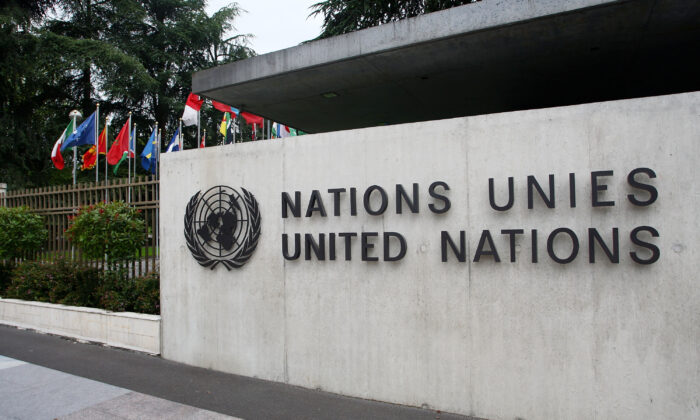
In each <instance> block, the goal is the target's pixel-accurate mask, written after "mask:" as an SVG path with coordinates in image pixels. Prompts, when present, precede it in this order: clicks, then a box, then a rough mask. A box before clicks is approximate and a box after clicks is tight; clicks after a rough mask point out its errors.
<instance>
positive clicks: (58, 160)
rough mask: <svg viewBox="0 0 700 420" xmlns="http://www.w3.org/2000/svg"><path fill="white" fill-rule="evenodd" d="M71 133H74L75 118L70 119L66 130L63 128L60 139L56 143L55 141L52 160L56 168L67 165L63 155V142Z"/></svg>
mask: <svg viewBox="0 0 700 420" xmlns="http://www.w3.org/2000/svg"><path fill="white" fill-rule="evenodd" d="M71 134H73V120H70V122H69V123H68V125H67V126H66V128H65V130H63V133H62V134H61V136H60V137H59V138H58V140H56V143H54V145H53V149H52V150H51V161H52V162H53V165H54V166H55V167H56V169H63V168H64V167H65V165H64V163H63V156H62V155H61V144H63V142H64V141H65V140H66V138H67V137H68V136H70V135H71Z"/></svg>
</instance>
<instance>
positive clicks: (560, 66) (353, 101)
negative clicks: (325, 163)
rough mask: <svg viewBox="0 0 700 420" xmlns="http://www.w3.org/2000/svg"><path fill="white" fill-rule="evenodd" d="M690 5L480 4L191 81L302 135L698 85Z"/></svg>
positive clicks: (598, 1) (696, 7)
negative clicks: (300, 131)
mask: <svg viewBox="0 0 700 420" xmlns="http://www.w3.org/2000/svg"><path fill="white" fill-rule="evenodd" d="M699 63H700V1H696V0H618V1H611V0H566V1H563V0H507V1H506V0H484V1H482V2H480V3H475V4H471V5H466V6H460V7H455V8H452V9H448V10H443V11H440V12H436V13H430V14H426V15H422V16H418V17H416V18H411V19H406V20H403V21H399V22H395V23H389V24H385V25H380V26H377V27H374V28H369V29H365V30H362V31H357V32H353V33H350V34H346V35H341V36H337V37H333V38H328V39H323V40H318V41H313V42H310V43H307V44H302V45H299V46H296V47H292V48H288V49H285V50H281V51H276V52H272V53H269V54H264V55H260V56H256V57H253V58H250V59H246V60H242V61H238V62H235V63H230V64H226V65H223V66H219V67H216V68H212V69H208V70H204V71H200V72H197V73H195V74H194V76H193V79H192V85H193V87H192V90H193V91H194V92H196V93H198V94H201V95H204V96H206V97H209V98H212V99H216V100H218V101H221V102H224V103H227V104H230V105H233V106H236V107H239V108H242V109H243V110H246V111H249V112H252V113H255V114H258V115H262V116H264V117H266V118H269V119H273V120H275V121H278V122H281V123H284V124H287V125H290V126H292V127H296V128H299V129H302V130H304V131H307V132H311V133H316V132H326V131H335V130H342V129H351V128H359V127H369V126H376V125H384V124H396V123H404V122H413V121H425V120H433V119H442V118H451V117H458V116H466V115H476V114H486V113H493V112H504V111H513V110H520V109H531V108H542V107H549V106H560V105H571V104H577V103H586V102H595V101H604V100H614V99H623V98H631V97H640V96H650V95H660V94H668V93H677V92H684V91H694V90H700V76H699V75H700V64H699Z"/></svg>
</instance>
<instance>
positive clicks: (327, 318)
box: [161, 93, 700, 419]
mask: <svg viewBox="0 0 700 420" xmlns="http://www.w3.org/2000/svg"><path fill="white" fill-rule="evenodd" d="M699 140H700V93H690V94H681V95H673V96H663V97H652V98H645V99H634V100H626V101H616V102H608V103H594V104H586V105H581V106H572V107H563V108H553V109H542V110H533V111H525V112H515V113H506V114H494V115H484V116H477V117H469V118H458V119H452V120H443V121H433V122H427V123H417V124H406V125H400V126H388V127H379V128H371V129H362V130H353V131H345V132H336V133H329V134H323V135H309V136H304V137H300V138H295V139H286V140H284V141H264V142H256V143H247V144H241V145H235V146H226V147H212V148H208V149H205V150H190V151H184V152H178V153H172V154H166V155H164V156H163V162H162V181H161V191H162V198H161V200H162V201H161V209H162V211H161V215H162V224H161V229H162V232H161V234H162V238H163V241H162V245H161V246H162V253H161V255H162V256H161V258H162V260H161V263H162V264H161V270H162V273H161V274H162V276H161V278H162V280H161V300H162V316H163V347H162V353H163V356H164V357H166V358H168V359H172V360H176V361H180V362H184V363H188V364H193V365H197V366H203V367H206V368H212V369H217V370H222V371H226V372H232V373H237V374H242V375H247V376H254V377H260V378H264V379H270V380H274V381H280V382H286V383H290V384H294V385H299V386H303V387H308V388H320V389H323V390H326V391H330V392H335V393H340V394H346V395H351V396H356V397H362V398H370V399H376V400H382V401H390V402H395V403H400V404H409V405H415V406H420V405H424V404H425V405H428V406H429V407H433V408H437V409H441V410H445V411H451V412H458V413H465V414H471V415H476V416H479V417H486V418H491V419H512V418H515V417H520V418H525V419H541V418H549V419H589V418H619V419H636V418H656V419H665V418H677V419H682V418H685V419H690V418H698V417H700V400H699V398H700V397H699V395H700V351H698V348H699V347H700V291H699V290H700V288H698V280H697V279H698V276H697V272H698V270H699V269H700V267H699V264H698V261H699V258H698V257H699V256H700V255H699V253H698V245H697V238H698V225H699V224H700V217H699V216H698V212H697V208H698V206H699V205H700V196H699V195H698V193H697V189H698V187H697V185H698V182H699V181H700V179H699V177H698V171H697V165H698V158H699V157H700V146H699V144H700V142H699ZM640 167H646V168H651V169H653V170H654V172H655V174H656V175H657V177H656V178H653V179H650V178H649V177H646V176H644V175H638V176H637V178H636V179H638V180H639V181H642V182H644V183H645V184H649V185H652V186H653V187H654V188H655V189H656V190H657V191H658V199H657V200H656V201H655V202H654V203H653V204H651V205H649V206H643V207H640V206H634V205H632V204H631V203H630V201H629V200H628V198H627V195H628V194H632V195H633V196H634V197H636V198H638V199H640V200H645V199H647V198H648V197H649V195H648V194H647V193H646V192H644V191H642V190H640V189H638V188H634V187H633V186H631V185H630V184H629V183H628V180H627V177H628V174H629V172H630V171H632V170H633V169H635V168H640ZM603 170H612V171H613V175H612V176H605V177H598V180H599V181H598V183H599V185H607V190H602V189H601V190H600V191H598V193H597V194H596V196H597V197H598V200H599V201H614V206H604V207H593V206H592V188H593V187H592V181H591V172H592V171H603ZM570 173H574V174H575V187H574V191H575V194H576V207H574V208H572V207H571V204H570V188H569V174H570ZM550 174H553V175H554V176H555V183H556V188H555V193H556V198H555V204H556V205H555V208H548V207H546V206H545V205H544V203H543V200H541V199H540V198H539V196H537V195H535V198H534V203H533V209H528V205H527V176H528V175H534V176H535V177H536V179H537V181H538V182H539V183H540V184H541V185H542V186H543V188H544V189H545V190H547V183H548V176H549V175H550ZM511 176H512V177H513V178H514V186H515V188H514V190H515V194H514V197H515V200H514V205H513V208H512V209H510V210H508V211H504V212H499V211H495V210H493V209H492V208H491V206H490V205H489V194H488V180H489V178H494V181H495V186H496V200H497V204H503V203H505V201H506V199H507V194H506V193H507V190H506V185H507V178H508V177H511ZM435 181H443V182H446V183H447V184H448V185H449V187H450V190H449V191H448V192H446V193H445V195H446V196H448V197H449V199H450V201H451V208H450V210H449V211H448V212H446V213H443V214H435V213H433V212H431V211H430V210H429V207H428V206H429V205H430V204H434V205H436V206H438V207H441V205H442V202H441V201H439V200H436V199H434V198H432V197H431V196H430V195H429V194H428V187H429V186H430V184H431V183H433V182H435ZM414 182H415V183H418V184H419V185H420V212H419V213H418V214H412V213H409V212H406V211H405V210H404V212H403V213H402V214H397V213H396V211H395V208H394V199H395V196H396V194H395V191H394V186H395V185H396V184H402V185H404V186H405V187H407V188H409V189H410V186H411V184H412V183H414ZM219 184H223V185H229V186H231V187H234V188H239V187H244V188H246V189H248V190H249V191H251V192H252V193H253V194H255V196H256V198H257V200H258V202H259V203H260V209H261V212H262V236H261V239H260V242H259V244H258V248H257V250H256V251H255V254H254V255H253V257H252V258H251V260H250V261H249V262H248V264H247V265H245V266H244V267H243V268H241V269H238V270H234V271H231V272H229V271H227V270H225V269H224V268H223V267H218V268H217V269H215V270H213V271H212V270H209V269H206V268H203V267H200V266H199V265H198V264H197V263H196V261H195V260H194V258H193V257H192V256H191V255H190V253H189V251H188V249H187V247H186V244H185V239H184V236H183V216H184V212H185V207H186V205H187V202H188V200H189V199H190V197H191V196H192V195H193V194H195V193H196V192H197V191H199V190H206V189H208V188H210V187H212V186H215V185H219ZM375 184H376V185H380V186H382V187H384V188H385V189H386V190H387V193H388V196H389V200H390V201H389V208H388V210H387V211H386V212H385V213H384V214H383V215H381V216H371V215H368V214H367V213H366V212H365V211H364V210H363V209H362V194H363V193H364V191H365V189H366V188H367V187H369V186H371V185H375ZM350 187H356V188H357V189H358V196H359V199H358V201H359V203H358V214H357V215H356V216H351V215H349V214H348V213H349V212H348V206H349V204H348V197H347V195H346V196H344V197H343V199H342V200H341V207H342V209H341V215H340V216H337V217H336V216H333V199H332V196H331V195H330V194H328V193H327V192H326V191H327V190H328V189H329V188H350ZM601 188H602V187H601ZM314 189H317V190H320V191H321V192H322V197H323V200H324V204H325V206H326V210H327V211H328V212H329V216H328V217H325V218H324V217H320V216H318V215H317V214H315V215H314V216H312V217H308V218H307V217H301V218H287V219H283V218H282V217H281V211H280V208H281V205H280V202H281V198H280V195H281V193H282V192H288V193H290V194H291V195H293V194H294V191H300V192H301V194H302V200H303V201H305V202H307V201H308V200H309V197H310V194H311V192H312V190H314ZM439 191H441V190H439ZM373 203H374V204H373V205H376V204H377V203H376V197H374V201H373ZM305 210H306V205H304V206H303V211H305ZM645 225H648V226H652V227H654V228H655V229H656V230H657V231H658V232H659V235H660V236H659V237H657V238H654V237H651V236H650V235H648V234H640V235H639V239H642V240H644V241H645V242H649V243H651V244H653V245H654V246H657V247H658V249H659V251H660V258H659V260H658V261H657V262H656V263H654V264H649V265H642V264H638V263H636V262H634V261H633V259H632V257H631V256H630V252H634V253H635V255H637V256H638V257H639V258H642V259H648V258H649V257H650V255H651V253H650V252H648V251H647V250H645V249H644V248H643V247H641V246H639V245H636V244H634V243H633V242H632V241H631V239H630V232H631V231H632V230H633V229H634V228H635V227H638V226H645ZM560 227H566V228H569V229H571V230H572V231H573V232H574V233H575V234H576V235H577V236H578V238H579V242H580V250H579V253H578V256H577V258H576V259H574V261H573V262H571V263H569V264H559V263H557V262H555V261H553V260H552V258H550V257H549V256H548V253H547V239H548V236H549V235H550V233H551V232H552V231H554V230H555V229H557V228H560ZM589 228H597V229H598V231H599V232H600V234H601V236H602V237H603V239H605V241H606V243H608V244H609V245H608V246H612V239H611V237H612V229H613V228H618V229H619V254H620V255H619V263H612V262H610V260H609V259H608V258H606V257H605V255H604V254H603V252H602V250H601V248H600V247H598V246H596V249H595V255H596V262H595V263H590V262H589V250H588V245H589V238H588V229H589ZM485 229H488V230H489V231H490V232H491V235H492V237H493V242H494V245H495V246H496V248H497V250H498V253H499V256H500V260H501V262H495V261H494V258H493V257H491V256H483V257H482V258H481V260H480V261H479V262H473V261H472V260H473V259H474V256H475V253H476V252H477V248H478V244H479V240H480V237H481V236H482V232H483V230H485ZM503 229H523V230H524V232H525V234H523V235H517V237H516V239H515V244H514V251H515V257H516V261H515V262H510V252H509V251H510V243H509V237H508V236H507V235H502V234H501V230H503ZM532 229H537V230H538V244H537V247H536V248H537V250H538V262H537V263H533V262H532V242H531V236H532V235H531V230H532ZM461 230H464V231H465V233H466V238H465V239H466V246H467V250H466V254H467V257H466V260H467V261H466V262H458V261H457V259H456V258H455V255H454V254H452V253H449V254H448V261H447V262H442V261H441V231H447V232H449V234H450V236H451V237H452V238H453V240H454V241H455V242H458V241H459V232H460V231H461ZM385 231H386V232H388V231H394V232H400V233H401V234H403V236H404V237H405V239H406V242H407V252H406V255H405V257H404V258H403V259H402V260H400V261H397V262H384V261H381V255H382V253H381V248H380V247H381V241H376V243H377V245H376V246H377V249H378V251H377V252H375V253H374V254H373V255H379V257H380V261H378V262H368V261H361V259H360V246H359V240H358V239H357V238H356V239H355V240H354V242H353V244H352V247H351V249H352V253H353V255H352V260H351V261H345V260H344V258H343V255H344V245H343V242H342V241H338V244H337V253H338V259H337V260H335V261H327V260H326V261H317V260H316V258H315V257H312V259H311V260H310V261H306V260H304V259H303V254H302V258H301V259H299V260H295V261H288V260H285V259H284V258H283V257H282V249H281V248H282V247H281V236H282V234H283V233H288V234H294V233H302V234H304V233H314V234H316V233H320V232H325V233H330V232H335V233H339V232H358V233H359V232H379V233H380V235H381V232H385ZM565 239H566V236H565V235H559V236H557V239H556V240H554V241H553V244H552V247H553V251H554V252H555V253H556V255H558V256H560V257H561V256H565V255H566V254H567V253H568V252H569V251H570V250H571V247H572V245H571V243H570V242H567V241H566V240H565ZM372 252H374V251H372ZM450 252H451V251H450Z"/></svg>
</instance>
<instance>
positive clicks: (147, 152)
mask: <svg viewBox="0 0 700 420" xmlns="http://www.w3.org/2000/svg"><path fill="white" fill-rule="evenodd" d="M157 147H158V141H157V140H156V129H155V128H154V129H153V132H152V133H151V137H150V138H149V139H148V143H146V147H144V148H143V151H142V152H141V166H143V169H145V170H147V171H151V173H152V174H155V173H156V166H157V165H158V155H157V153H156V151H157Z"/></svg>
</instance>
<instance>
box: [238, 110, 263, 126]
mask: <svg viewBox="0 0 700 420" xmlns="http://www.w3.org/2000/svg"><path fill="white" fill-rule="evenodd" d="M241 117H243V118H244V119H245V122H246V123H248V124H250V125H252V126H253V127H255V126H256V125H258V126H260V127H261V128H262V125H263V117H259V116H257V115H255V114H251V113H250V112H241Z"/></svg>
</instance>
